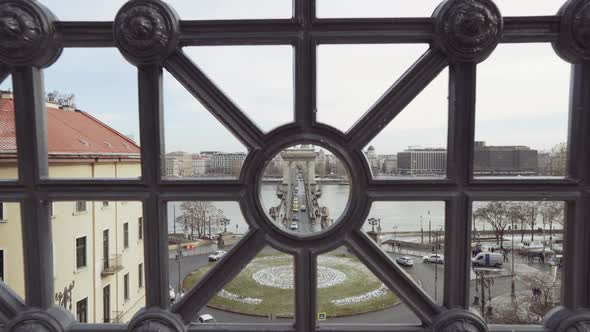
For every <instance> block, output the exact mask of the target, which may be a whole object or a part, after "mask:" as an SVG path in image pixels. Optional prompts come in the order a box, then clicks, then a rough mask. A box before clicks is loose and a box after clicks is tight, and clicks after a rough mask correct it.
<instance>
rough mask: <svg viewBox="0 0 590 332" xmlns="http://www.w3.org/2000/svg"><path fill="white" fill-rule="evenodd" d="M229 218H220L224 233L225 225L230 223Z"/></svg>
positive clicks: (225, 230)
mask: <svg viewBox="0 0 590 332" xmlns="http://www.w3.org/2000/svg"><path fill="white" fill-rule="evenodd" d="M230 220H231V219H229V218H227V217H223V220H222V221H223V232H224V233H226V232H227V225H229V224H230ZM236 226H237V225H236Z"/></svg>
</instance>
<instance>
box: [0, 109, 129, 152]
mask: <svg viewBox="0 0 590 332" xmlns="http://www.w3.org/2000/svg"><path fill="white" fill-rule="evenodd" d="M46 122H47V148H48V150H49V154H50V155H111V156H118V155H121V156H129V155H139V152H140V150H139V146H137V145H136V144H135V143H134V142H133V141H132V140H130V139H129V138H127V137H125V136H124V135H122V134H121V133H119V132H117V131H116V130H114V129H112V128H111V127H109V126H107V125H106V124H104V123H102V122H100V121H98V120H97V119H95V118H94V117H92V116H90V115H89V114H87V113H85V112H82V111H75V112H74V111H65V110H62V109H58V108H52V107H48V108H47V116H46ZM15 136H16V134H15V125H14V100H12V99H0V153H6V152H15V151H16V139H15Z"/></svg>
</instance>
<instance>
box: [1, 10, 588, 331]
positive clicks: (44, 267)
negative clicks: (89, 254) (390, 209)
mask: <svg viewBox="0 0 590 332" xmlns="http://www.w3.org/2000/svg"><path fill="white" fill-rule="evenodd" d="M293 8H294V15H293V17H292V18H291V19H269V20H214V21H190V20H179V18H178V16H177V15H176V14H175V13H174V11H173V10H172V8H170V7H168V6H167V5H166V4H165V3H163V2H161V1H160V0H131V1H129V2H127V3H126V4H125V5H124V6H123V7H122V8H121V9H120V11H119V12H118V14H117V16H116V17H115V20H114V22H73V21H71V22H68V21H59V20H57V18H56V17H55V16H54V15H53V14H52V13H51V12H50V11H49V9H47V8H45V7H44V6H42V5H40V4H39V3H37V2H35V1H33V0H2V1H0V81H2V80H4V79H5V78H6V77H7V76H8V75H9V74H12V79H13V87H14V94H15V107H16V134H17V146H18V170H19V179H18V180H17V181H4V182H2V183H0V199H1V200H2V201H15V202H19V203H20V206H21V214H22V225H23V238H24V241H26V243H28V245H27V246H25V247H24V255H25V257H24V258H25V292H26V303H22V302H21V301H20V300H19V299H18V297H16V296H15V295H14V294H13V293H12V292H11V291H10V290H9V289H8V288H7V287H6V285H4V284H2V283H0V322H4V323H5V324H6V327H5V328H6V329H8V331H19V332H20V331H33V330H34V331H52V332H61V331H91V330H101V331H124V330H138V331H152V330H154V331H156V330H157V331H178V332H180V331H185V330H187V329H188V330H195V331H196V330H199V331H221V330H227V331H232V330H234V331H259V330H267V331H271V330H272V331H312V330H316V329H318V326H317V324H316V320H315V314H316V303H315V299H316V287H315V283H316V279H315V275H316V271H317V267H316V261H317V256H318V254H320V253H323V252H326V251H328V250H330V249H333V248H336V247H338V246H340V245H346V246H348V247H349V248H350V249H351V250H352V251H353V252H355V253H356V254H357V255H358V256H359V258H360V259H361V260H362V261H363V262H364V263H365V264H366V265H367V266H368V267H369V268H370V269H371V270H372V271H373V272H374V273H375V274H376V275H377V276H378V277H379V278H380V279H381V280H382V281H383V283H385V285H387V286H388V287H389V288H391V289H392V290H393V291H395V292H396V293H397V294H398V295H399V296H400V298H401V299H402V300H403V301H404V302H405V303H406V304H407V305H408V306H409V307H410V308H411V309H412V310H413V311H414V312H415V313H416V315H417V316H418V317H419V318H420V319H421V320H422V325H420V326H406V325H346V326H343V325H338V324H322V325H321V327H320V328H319V329H320V330H330V331H385V330H391V331H402V330H403V331H426V330H444V331H486V330H488V329H489V330H497V331H507V330H519V331H525V330H535V331H541V330H543V329H550V330H555V331H566V330H567V331H588V329H589V328H590V312H589V311H587V309H588V308H589V306H590V283H588V279H587V278H588V275H590V274H589V272H590V241H588V239H589V238H590V224H589V220H590V30H589V29H590V28H588V27H589V26H590V1H588V0H569V1H567V2H565V3H564V5H563V7H562V9H561V10H560V11H559V13H557V15H555V16H535V17H502V16H501V14H500V12H499V11H498V9H497V7H496V6H495V5H494V4H493V2H492V1H491V0H446V1H444V2H443V3H442V4H441V5H440V6H439V7H438V8H437V9H436V11H435V12H434V14H433V16H432V17H425V18H389V19H379V18H377V19H319V18H316V15H315V1H314V0H294V6H293ZM500 42H502V43H530V42H544V43H552V44H553V47H554V49H555V50H556V52H557V53H558V54H559V55H560V56H561V57H562V58H563V59H565V60H566V61H568V62H570V63H572V80H571V97H570V114H569V134H568V148H569V149H568V154H569V158H568V159H569V161H568V167H567V170H568V176H567V177H566V178H565V179H564V180H519V181H512V180H478V179H474V178H473V172H472V171H473V168H472V165H473V152H472V151H473V139H474V119H475V84H476V68H477V63H479V62H481V61H483V60H485V58H486V57H487V56H488V55H489V54H490V53H491V52H492V51H493V50H494V48H495V47H496V45H497V44H498V43H500ZM351 43H429V44H430V45H431V47H430V48H429V49H428V50H427V51H426V52H425V53H424V55H423V56H422V57H421V58H420V59H419V60H418V61H417V62H416V63H415V64H414V65H413V66H412V67H411V68H409V69H408V70H407V71H406V72H405V74H404V75H403V76H402V77H401V78H400V79H399V80H398V81H397V82H395V83H394V84H393V85H392V86H391V88H390V89H389V90H388V91H386V92H385V93H384V95H383V96H382V97H381V98H380V99H379V100H378V101H377V102H376V103H375V104H374V105H373V106H372V107H371V109H370V110H369V111H368V112H367V113H366V114H365V115H364V116H363V117H362V118H361V119H360V120H359V121H358V122H357V123H356V124H355V125H354V126H353V128H352V129H350V130H349V131H348V132H346V133H342V132H340V131H338V130H336V129H334V128H332V127H329V126H326V125H323V124H320V123H317V122H316V114H315V109H316V95H315V93H316V68H315V65H316V46H317V45H318V44H351ZM269 44H272V45H277V44H281V45H292V46H293V48H294V51H295V64H294V66H295V107H294V109H295V111H294V112H295V119H294V122H293V123H290V124H288V125H285V126H282V127H280V128H277V129H275V130H273V131H272V132H269V133H264V132H262V131H261V130H260V129H259V128H258V127H256V125H255V124H254V123H252V122H251V120H249V119H248V118H247V117H246V116H245V115H244V114H243V113H242V112H241V111H240V110H239V108H238V107H237V106H236V105H234V104H233V103H232V102H231V101H230V99H229V98H227V97H226V96H225V95H224V94H223V93H222V92H221V91H220V90H219V89H218V88H217V87H216V86H215V85H214V84H213V83H212V82H211V81H210V80H209V79H208V78H207V77H206V76H205V75H204V74H203V72H201V70H200V69H199V68H198V67H197V66H196V65H195V64H193V63H192V62H191V60H190V59H189V58H188V57H187V56H186V55H185V54H184V52H183V51H182V47H183V46H190V45H269ZM64 47H118V48H119V50H120V51H121V52H122V53H123V55H124V56H125V58H126V59H127V60H128V61H129V62H131V63H132V64H134V65H135V66H137V70H138V80H139V114H140V130H141V163H142V177H141V179H139V180H108V179H107V180H104V179H91V180H56V179H49V178H48V176H47V175H48V174H47V168H48V166H47V144H46V128H45V119H44V117H45V112H44V100H43V94H44V92H43V91H44V90H43V77H42V71H43V68H46V67H48V66H50V65H51V64H52V63H53V62H54V61H55V60H56V59H57V58H58V57H59V55H60V54H61V50H62V48H64ZM447 66H449V70H450V79H449V128H448V160H447V178H446V179H442V180H433V181H394V180H391V181H378V182H377V181H374V180H373V179H372V177H371V173H370V169H369V167H368V165H367V162H366V160H365V158H364V156H363V154H362V152H361V149H362V147H364V146H365V145H366V143H368V142H369V141H370V140H371V139H372V138H373V137H375V136H376V135H377V134H378V133H379V132H380V130H381V129H382V128H383V127H385V126H386V125H387V124H388V123H389V122H390V121H391V120H392V119H393V118H394V117H395V116H396V115H397V114H399V112H401V111H402V109H403V108H404V107H405V106H406V105H407V104H408V103H409V102H410V101H411V100H412V99H413V98H414V97H415V96H416V95H417V94H418V93H420V91H421V90H422V89H423V88H424V87H425V86H426V85H427V84H428V83H429V82H430V81H431V80H433V79H434V77H436V76H437V74H438V73H439V72H440V71H441V70H443V69H444V68H445V67H447ZM163 68H166V70H168V71H169V72H170V73H171V74H172V75H173V76H174V77H175V78H176V79H177V80H178V81H180V82H181V83H182V84H183V85H184V86H185V87H186V88H187V90H188V91H190V92H191V93H192V94H193V95H194V96H195V97H196V98H198V99H199V100H200V101H201V103H202V104H203V105H204V106H205V107H206V108H207V109H208V110H209V111H210V112H211V113H212V114H213V115H214V116H215V117H216V118H217V119H218V120H219V121H220V122H221V123H222V124H224V125H225V126H226V127H227V128H228V129H229V130H230V131H231V132H232V133H233V134H234V135H235V136H237V137H238V138H239V139H240V141H241V142H242V143H243V144H245V145H246V146H247V147H248V150H249V154H248V157H247V159H246V161H245V163H244V167H243V169H242V171H241V175H240V177H239V179H237V180H235V181H213V180H211V181H209V180H199V181H196V180H190V181H169V180H166V179H164V178H162V176H161V174H162V169H161V168H162V163H161V159H162V156H163V140H164V132H163V125H162V118H163V115H162V113H163V106H162V71H163ZM296 142H306V143H316V144H320V145H324V146H329V147H330V148H331V149H332V150H334V151H335V152H336V153H337V154H338V155H339V156H340V157H341V158H342V159H343V161H344V162H345V163H346V165H347V166H348V168H349V170H350V173H351V179H352V180H351V186H352V188H353V190H352V195H351V199H350V201H349V203H348V207H347V210H346V213H345V215H344V217H343V219H342V221H341V222H340V223H338V224H337V226H335V227H333V228H332V229H330V230H329V231H327V232H326V233H320V234H317V235H313V236H309V237H305V238H298V237H296V236H294V235H288V234H286V233H283V232H280V231H278V230H277V229H276V228H274V227H272V226H271V225H270V222H268V221H267V220H268V219H267V217H266V215H265V213H264V211H263V209H262V208H261V204H260V200H259V196H258V192H257V190H258V188H257V186H258V185H257V179H258V178H259V177H260V176H261V174H260V173H261V169H262V167H260V166H261V165H263V164H264V163H265V162H266V161H267V160H269V159H270V158H271V157H272V156H273V155H274V154H275V153H276V152H278V151H279V150H280V149H281V148H283V147H285V146H287V145H290V144H292V143H296ZM73 198H74V199H79V200H80V199H81V200H96V201H101V200H105V201H106V200H108V201H117V200H141V201H142V202H143V215H144V218H145V219H144V220H145V227H144V229H145V236H146V241H144V250H145V257H146V258H145V271H146V280H145V283H146V294H147V300H146V302H147V303H146V310H143V311H141V312H139V313H138V314H137V315H136V316H135V318H134V319H133V320H132V321H131V322H130V323H129V324H104V325H100V326H99V325H93V324H79V323H73V317H72V315H71V314H69V313H67V312H66V311H64V310H61V309H59V307H58V306H56V305H55V304H54V299H53V280H52V276H53V271H52V269H53V267H52V257H51V253H52V250H51V246H52V244H51V232H50V224H49V220H50V219H49V218H50V215H49V214H50V209H49V204H50V203H49V202H50V201H60V200H72V199H73ZM540 199H546V200H559V201H565V202H566V206H567V209H566V211H567V213H566V219H567V226H566V230H565V251H566V256H565V257H566V260H567V261H566V264H565V270H564V273H563V290H562V294H563V295H562V306H561V307H559V308H558V309H557V310H554V311H552V312H551V313H550V314H548V315H547V317H546V319H545V323H544V326H543V327H538V326H536V327H535V326H505V325H490V326H488V325H486V324H485V322H484V321H483V320H482V319H481V318H480V317H479V316H477V315H474V314H472V313H470V312H469V311H468V310H466V309H467V308H468V303H469V301H468V282H467V281H468V275H469V250H468V246H469V239H470V232H471V229H470V222H469V219H470V212H471V211H470V210H471V202H472V201H474V200H540ZM171 200H237V201H239V203H240V206H241V209H242V211H243V213H244V216H245V218H246V220H247V221H248V223H249V224H250V228H251V229H250V231H249V232H248V233H247V234H246V235H245V236H244V237H243V239H242V240H241V241H240V242H239V243H238V244H237V245H236V246H235V247H234V248H233V249H232V250H231V251H230V252H229V254H228V255H226V256H225V257H224V259H223V260H222V261H221V262H220V264H217V265H216V266H215V267H214V268H213V269H212V270H211V271H210V273H208V274H206V275H205V276H204V278H203V279H202V280H201V281H200V282H199V283H198V285H197V287H195V288H194V289H193V290H191V291H190V292H189V293H188V294H187V295H185V297H184V298H183V299H182V300H181V301H179V302H178V303H176V304H174V305H173V306H172V307H169V299H168V294H167V292H168V275H167V271H168V269H167V264H168V254H167V247H166V243H167V238H166V236H167V234H166V229H167V228H166V213H167V211H166V202H167V201H171ZM386 200H392V201H396V200H398V201H399V200H443V201H445V203H446V208H445V209H446V232H447V236H446V239H445V241H447V245H446V246H445V255H446V257H447V261H446V264H447V268H446V269H445V279H444V280H445V287H444V305H443V306H439V305H437V304H435V303H434V302H433V301H432V300H431V299H430V298H429V297H428V296H427V295H426V294H425V293H424V292H423V291H421V290H420V289H419V288H418V287H417V286H416V284H415V283H414V282H413V281H412V280H410V279H409V278H408V277H407V276H406V275H405V274H404V273H402V272H401V271H400V269H399V267H398V266H397V265H396V264H394V263H393V262H392V260H391V259H390V258H389V257H388V256H387V255H385V254H384V253H383V252H381V251H380V250H379V249H378V248H377V246H376V245H375V244H374V243H373V242H371V240H370V239H369V238H368V237H367V236H366V235H365V234H363V233H361V232H360V227H361V224H362V221H363V220H365V219H366V217H367V215H368V213H369V207H370V203H371V202H374V201H386ZM266 244H270V245H271V246H274V247H276V248H278V249H281V250H283V251H286V252H288V253H291V254H293V255H295V266H296V273H295V285H296V291H295V323H294V324H264V325H260V324H258V325H257V324H240V325H232V324H211V325H201V326H196V325H190V326H187V325H186V324H187V323H188V322H189V321H190V320H191V318H192V317H193V316H194V315H195V314H196V313H197V311H198V310H199V308H201V307H203V306H204V305H205V304H206V303H207V301H208V300H209V299H210V298H212V297H213V296H214V295H215V294H216V292H217V291H218V290H220V289H221V287H222V286H223V285H224V284H225V283H227V282H228V281H230V280H231V279H232V278H233V277H234V276H235V275H236V274H237V273H238V272H239V271H240V270H241V269H242V268H243V267H244V266H245V265H246V264H247V263H248V262H249V261H250V260H251V259H252V258H253V257H254V256H255V255H256V254H257V253H258V252H259V251H260V250H261V249H262V248H263V247H264V246H265V245H266Z"/></svg>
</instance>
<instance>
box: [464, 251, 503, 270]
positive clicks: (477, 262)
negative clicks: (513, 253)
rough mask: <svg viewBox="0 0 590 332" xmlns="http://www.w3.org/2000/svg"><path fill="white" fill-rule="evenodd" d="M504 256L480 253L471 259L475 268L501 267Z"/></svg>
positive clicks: (495, 253)
mask: <svg viewBox="0 0 590 332" xmlns="http://www.w3.org/2000/svg"><path fill="white" fill-rule="evenodd" d="M503 262H504V256H503V255H502V254H501V253H499V252H480V253H478V254H477V255H475V257H473V258H472V259H471V264H473V266H482V267H501V266H502V263H503Z"/></svg>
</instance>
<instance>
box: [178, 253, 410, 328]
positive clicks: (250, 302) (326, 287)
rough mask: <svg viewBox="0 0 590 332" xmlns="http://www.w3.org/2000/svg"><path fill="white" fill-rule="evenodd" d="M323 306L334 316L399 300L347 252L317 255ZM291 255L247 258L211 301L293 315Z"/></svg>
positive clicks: (193, 278) (199, 272) (191, 280)
mask: <svg viewBox="0 0 590 332" xmlns="http://www.w3.org/2000/svg"><path fill="white" fill-rule="evenodd" d="M214 264H215V263H209V264H207V265H204V266H201V267H199V268H197V269H196V270H194V271H192V272H190V273H189V274H188V275H187V276H186V277H185V278H184V280H183V282H182V285H183V288H184V289H189V288H191V287H193V286H194V285H195V284H196V283H197V282H198V280H199V279H200V278H201V277H202V276H203V274H205V273H206V272H207V271H208V270H209V269H210V268H211V267H212V266H213V265H214ZM317 274H318V280H317V287H318V290H317V296H318V299H317V302H318V312H325V313H326V314H327V315H328V316H329V317H337V316H347V315H355V314H361V313H367V312H372V311H377V310H382V309H385V308H388V307H392V306H394V305H396V304H398V303H399V300H398V299H397V297H396V296H395V295H394V294H393V293H392V292H391V291H389V289H387V287H385V285H383V284H382V283H381V282H380V281H379V280H378V279H377V278H376V277H375V276H374V275H373V274H372V273H371V272H370V271H369V270H368V269H367V268H366V267H365V266H364V265H363V264H362V263H360V262H359V261H358V260H357V259H356V258H355V257H353V256H350V255H347V254H327V255H321V256H319V257H318V271H317ZM294 303H295V294H294V270H293V258H292V256H289V255H285V254H262V255H259V256H257V257H256V258H255V259H254V260H252V261H251V262H250V264H248V265H247V266H246V267H245V268H244V270H242V272H240V274H238V275H237V276H236V278H234V280H233V281H231V282H230V283H229V284H227V285H226V286H225V287H224V288H223V289H222V290H221V291H220V292H218V293H217V295H216V296H215V297H214V298H213V299H212V300H211V301H210V302H209V303H208V304H207V305H208V306H209V307H212V308H216V309H220V310H225V311H229V312H235V313H240V314H246V315H257V316H268V315H273V316H274V317H292V316H293V312H294Z"/></svg>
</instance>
